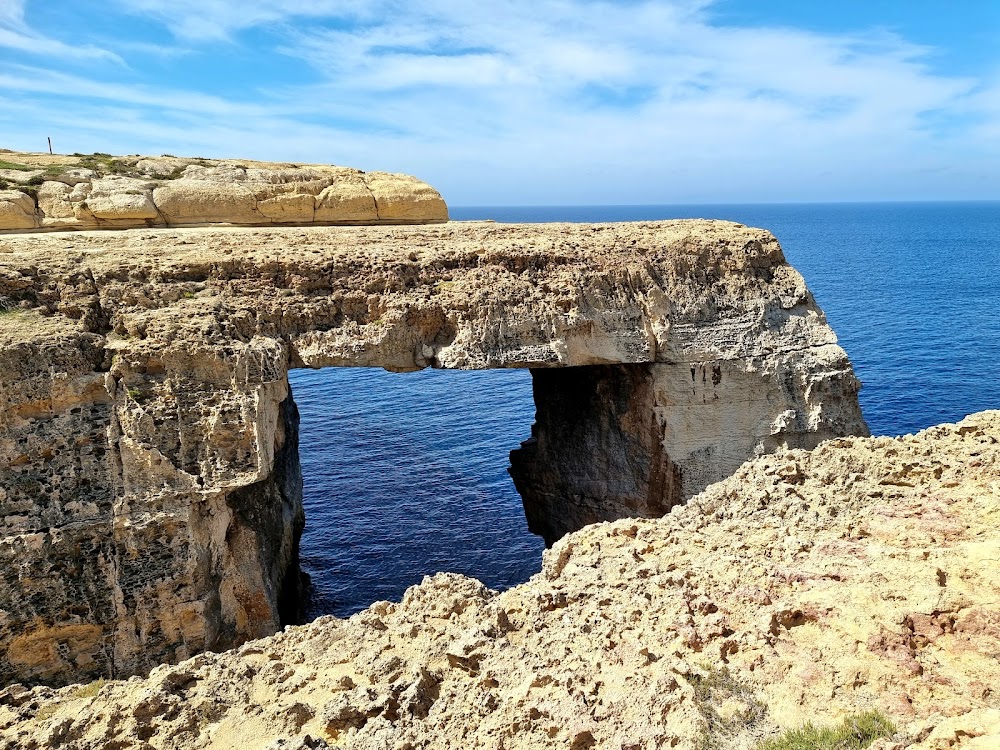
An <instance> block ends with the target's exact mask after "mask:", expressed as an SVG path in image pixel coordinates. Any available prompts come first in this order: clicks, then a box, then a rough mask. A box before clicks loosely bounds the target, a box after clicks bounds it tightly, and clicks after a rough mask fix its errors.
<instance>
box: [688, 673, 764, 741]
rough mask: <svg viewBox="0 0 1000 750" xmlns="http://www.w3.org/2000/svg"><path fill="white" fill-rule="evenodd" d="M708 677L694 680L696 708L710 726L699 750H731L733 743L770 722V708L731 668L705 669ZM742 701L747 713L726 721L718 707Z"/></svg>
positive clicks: (695, 677) (740, 712) (744, 710)
mask: <svg viewBox="0 0 1000 750" xmlns="http://www.w3.org/2000/svg"><path fill="white" fill-rule="evenodd" d="M705 671H706V673H705V675H703V676H702V675H694V676H692V685H693V686H694V699H695V704H696V705H697V706H698V711H699V712H700V713H701V715H702V716H703V717H705V721H706V723H707V724H708V726H707V728H706V730H705V731H704V733H703V734H702V736H701V737H700V738H699V741H698V750H717V748H723V747H728V746H729V745H730V744H731V743H730V742H729V740H731V739H732V738H734V737H736V736H738V735H739V734H741V733H744V732H747V731H750V732H752V731H754V730H755V729H757V728H758V727H761V726H762V725H764V724H765V722H766V721H767V706H765V705H764V704H763V703H762V702H761V701H760V700H758V699H757V696H756V694H755V693H754V691H753V688H751V687H750V685H749V684H747V683H746V682H744V681H743V680H741V679H739V678H738V677H737V676H736V675H734V674H733V673H732V672H730V671H729V669H728V668H727V667H722V668H718V669H717V668H715V667H707V668H705ZM733 700H735V701H738V702H739V703H742V704H743V709H741V710H739V711H736V712H734V713H733V714H732V715H730V716H728V717H725V718H724V717H723V716H722V715H721V714H720V713H719V711H718V706H721V705H722V704H723V703H726V702H727V701H733Z"/></svg>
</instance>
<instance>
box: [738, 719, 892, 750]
mask: <svg viewBox="0 0 1000 750" xmlns="http://www.w3.org/2000/svg"><path fill="white" fill-rule="evenodd" d="M894 734H896V727H895V725H894V724H893V723H892V722H891V721H889V720H888V719H887V718H886V717H885V716H884V715H883V714H882V713H880V712H879V711H866V712H865V713H862V714H854V715H853V716H848V717H847V718H846V719H844V720H843V721H842V722H841V723H840V724H839V725H838V726H836V727H817V726H815V725H814V724H813V723H812V722H808V723H807V724H805V726H803V727H802V728H800V729H789V730H788V731H787V732H785V733H784V734H782V735H781V736H780V737H775V738H773V739H770V740H765V741H764V742H762V743H761V744H760V745H758V746H757V750H862V749H863V748H866V747H868V746H869V745H871V744H872V743H873V742H874V741H875V740H877V739H881V738H882V737H892V736H893V735H894Z"/></svg>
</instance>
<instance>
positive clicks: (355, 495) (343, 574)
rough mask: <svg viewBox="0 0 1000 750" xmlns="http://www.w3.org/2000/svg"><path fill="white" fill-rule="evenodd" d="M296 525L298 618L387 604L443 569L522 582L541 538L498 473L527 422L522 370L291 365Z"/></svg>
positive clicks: (505, 584) (527, 378)
mask: <svg viewBox="0 0 1000 750" xmlns="http://www.w3.org/2000/svg"><path fill="white" fill-rule="evenodd" d="M289 380H290V383H291V386H292V390H293V393H294V397H295V401H296V403H297V405H298V408H299V415H300V427H299V456H300V460H301V466H302V475H303V503H304V506H305V515H306V526H305V530H304V531H303V534H302V539H301V543H300V550H299V556H300V565H301V568H302V570H303V572H305V573H307V574H308V575H309V577H310V586H309V587H308V597H307V600H306V602H305V607H304V609H305V612H304V614H305V616H306V618H307V619H310V620H311V619H313V618H315V617H317V616H320V615H324V614H333V615H337V616H340V617H345V616H348V615H351V614H353V613H354V612H357V611H359V610H361V609H364V608H365V607H367V606H368V605H370V604H371V603H372V602H375V601H379V600H383V599H387V600H391V601H397V600H399V598H400V597H401V596H402V594H403V592H404V590H405V589H406V588H407V587H409V586H412V585H414V584H416V583H419V582H420V580H421V579H422V578H423V577H424V576H425V575H430V574H433V573H436V572H441V571H448V572H454V573H461V574H464V575H468V576H472V577H475V578H478V579H479V580H481V581H483V583H485V584H486V585H487V586H489V587H490V588H495V589H505V588H509V587H510V586H513V585H515V584H518V583H521V582H523V581H525V580H527V579H528V578H529V577H530V576H531V575H532V574H533V573H536V572H537V571H538V570H539V569H540V567H541V553H542V550H543V549H544V546H545V545H544V542H543V540H542V538H541V537H539V536H536V535H534V534H532V533H531V532H530V531H529V530H528V526H527V523H526V521H525V514H524V510H523V508H522V504H521V498H520V495H519V494H518V492H517V490H516V489H515V487H514V483H513V481H512V480H511V478H510V476H509V474H508V472H507V468H508V466H509V461H508V454H509V452H510V451H511V450H512V449H516V448H517V447H518V446H519V445H520V443H521V441H523V440H525V439H526V438H527V437H528V436H529V435H530V431H531V425H532V422H533V420H534V417H535V405H534V401H533V398H532V382H531V381H532V379H531V375H530V373H529V371H528V370H517V369H507V370H483V371H454V370H436V369H430V368H428V369H425V370H421V371H418V372H410V373H391V372H387V371H385V370H382V369H377V368H342V367H328V368H323V369H318V370H305V369H302V370H294V371H292V372H291V373H290V374H289Z"/></svg>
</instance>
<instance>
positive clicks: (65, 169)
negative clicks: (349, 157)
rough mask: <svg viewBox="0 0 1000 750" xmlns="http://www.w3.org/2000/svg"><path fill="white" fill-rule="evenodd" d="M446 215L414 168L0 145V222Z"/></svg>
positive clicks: (182, 222) (426, 218)
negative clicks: (407, 171) (396, 170)
mask: <svg viewBox="0 0 1000 750" xmlns="http://www.w3.org/2000/svg"><path fill="white" fill-rule="evenodd" d="M447 220H448V207H447V206H446V205H445V202H444V200H443V199H442V198H441V195H440V194H439V193H438V192H437V191H436V190H435V189H434V188H432V187H431V186H430V185H428V184H427V183H425V182H423V181H421V180H418V179H417V178H415V177H411V176H410V175H404V174H392V173H388V172H362V171H361V170H360V169H351V168H349V167H337V166H332V165H326V164H288V163H276V162H258V161H250V160H247V159H202V158H181V157H177V156H171V155H164V156H138V155H135V156H111V155H110V154H90V155H85V154H74V155H72V156H67V155H61V154H60V155H52V154H32V153H19V152H16V151H8V150H6V149H0V231H3V230H10V231H25V230H33V229H42V230H58V229H127V228H132V227H155V226H161V227H162V226H170V227H177V226H203V225H209V224H238V225H252V226H267V225H281V224H294V225H304V224H423V223H430V222H441V221H447Z"/></svg>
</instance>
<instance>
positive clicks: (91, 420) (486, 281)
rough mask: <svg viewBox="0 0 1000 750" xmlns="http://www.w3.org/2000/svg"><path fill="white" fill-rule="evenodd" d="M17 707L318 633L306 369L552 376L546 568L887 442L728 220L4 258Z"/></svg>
mask: <svg viewBox="0 0 1000 750" xmlns="http://www.w3.org/2000/svg"><path fill="white" fill-rule="evenodd" d="M0 308H2V309H3V312H2V313H0V398H2V399H3V404H4V409H3V412H2V414H0V466H2V467H3V470H2V472H0V507H2V510H3V512H2V514H0V518H2V523H3V534H2V539H0V565H2V566H3V569H4V571H5V576H4V579H3V581H2V583H0V610H2V612H0V680H3V681H9V680H15V679H16V680H25V681H29V682H53V683H58V682H64V681H67V680H70V679H82V678H86V677H97V676H109V675H110V676H123V675H128V674H133V673H138V672H142V671H144V670H146V669H148V668H149V667H151V666H154V665H155V664H158V663H162V662H165V661H176V660H178V659H181V658H184V657H186V656H189V655H192V654H194V653H196V652H198V651H201V650H204V649H220V648H225V647H228V646H231V645H234V644H237V643H239V642H242V641H244V640H247V639H250V638H253V637H257V636H261V635H265V634H268V633H271V632H273V631H274V630H275V629H277V628H278V627H280V625H281V624H282V623H283V622H287V621H289V620H290V619H294V617H295V609H296V600H297V594H298V568H297V544H298V535H299V532H300V531H301V528H302V523H303V516H302V506H301V473H300V470H299V466H298V446H297V416H296V414H297V412H296V407H295V404H294V401H293V399H292V394H291V392H290V389H289V387H288V379H287V373H288V371H289V369H290V368H295V367H328V366H339V367H343V366H375V367H383V368H386V369H389V370H395V371H406V370H413V369H418V368H423V367H445V368H455V369H482V368H496V367H522V368H531V369H532V374H533V378H534V397H535V403H536V409H537V417H536V424H535V426H534V427H533V430H532V433H533V434H532V436H531V438H530V439H528V440H527V441H526V442H525V444H524V445H523V446H522V448H521V449H519V450H518V451H515V452H514V453H513V454H512V457H511V461H512V469H511V473H512V475H513V477H514V481H515V484H516V486H517V488H518V490H519V492H520V493H521V495H522V498H523V500H524V505H525V512H526V515H527V518H528V521H529V527H530V528H531V529H532V530H533V531H535V532H536V533H539V534H541V535H542V536H544V537H545V539H546V540H547V541H548V542H550V543H551V542H552V541H554V540H555V539H557V538H558V537H559V536H561V535H563V534H565V533H567V532H569V531H573V530H575V529H578V528H580V527H581V526H583V525H585V524H587V523H591V522H594V521H600V520H609V519H614V518H619V517H622V516H625V515H637V516H652V515H661V514H663V513H665V512H667V511H668V510H669V509H670V508H671V507H672V506H673V505H675V504H677V503H681V502H683V501H684V500H685V499H686V498H687V497H690V496H691V495H692V494H693V493H695V492H697V491H699V490H701V489H702V488H703V487H705V486H706V485H707V484H708V483H710V482H712V481H716V480H718V479H722V478H723V477H725V476H728V475H729V474H730V473H731V472H732V471H733V470H734V469H735V468H736V467H737V466H739V465H740V464H741V463H742V462H743V461H744V460H746V459H747V458H749V457H751V456H752V455H755V454H759V453H762V452H767V451H771V450H774V449H777V448H779V447H783V446H789V447H812V446H814V445H815V444H817V443H818V442H819V441H821V440H823V439H826V438H829V437H834V436H838V435H845V434H865V433H866V432H867V429H866V427H865V424H864V421H863V419H862V416H861V413H860V410H859V407H858V401H857V391H858V388H859V384H858V382H857V380H856V378H855V377H854V374H853V372H852V370H851V366H850V362H849V361H848V359H847V356H846V354H845V353H844V352H843V350H842V349H841V348H840V347H839V346H838V345H837V343H836V337H835V336H834V334H833V332H832V331H831V329H830V328H829V327H828V326H827V324H826V322H825V319H824V317H823V315H822V312H821V311H820V310H819V308H818V307H817V306H816V304H815V302H814V301H813V299H812V297H811V295H810V293H809V291H808V290H807V288H806V286H805V283H804V282H803V280H802V278H801V276H800V275H799V274H798V273H797V272H796V271H795V270H794V269H793V268H791V267H790V266H789V265H788V264H787V263H786V262H785V260H784V257H783V255H782V253H781V249H780V247H779V246H778V243H777V241H776V240H775V239H774V237H772V236H771V235H770V234H769V233H768V232H766V231H763V230H759V229H751V228H747V227H744V226H741V225H737V224H731V223H727V222H717V221H675V222H657V223H637V224H604V225H580V224H573V225H571V224H549V225H498V224H492V223H488V222H484V223H471V222H470V223H466V222H462V223H456V222H453V223H449V224H441V225H428V226H413V227H410V226H408V227H402V226H401V227H371V228H368V227H338V228H319V227H284V228H258V229H164V230H132V231H129V232H103V233H73V234H62V235H58V236H56V235H46V236H38V235H36V236H31V237H29V236H20V235H8V236H4V237H0Z"/></svg>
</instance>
